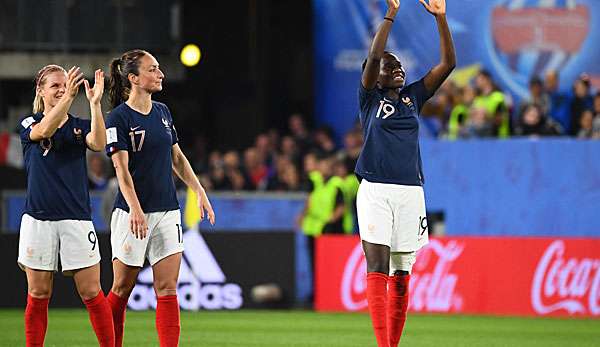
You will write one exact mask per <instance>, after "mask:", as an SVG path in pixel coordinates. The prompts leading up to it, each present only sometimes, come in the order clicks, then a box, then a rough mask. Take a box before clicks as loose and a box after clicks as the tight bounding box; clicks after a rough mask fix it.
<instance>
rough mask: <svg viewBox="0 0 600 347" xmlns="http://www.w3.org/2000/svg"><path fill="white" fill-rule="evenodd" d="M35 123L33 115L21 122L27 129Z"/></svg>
mask: <svg viewBox="0 0 600 347" xmlns="http://www.w3.org/2000/svg"><path fill="white" fill-rule="evenodd" d="M33 123H35V119H33V117H27V118H25V119H23V121H22V122H21V125H22V126H23V128H25V129H27V128H29V126H30V125H31V124H33Z"/></svg>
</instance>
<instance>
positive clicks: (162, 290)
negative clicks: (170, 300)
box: [154, 279, 177, 296]
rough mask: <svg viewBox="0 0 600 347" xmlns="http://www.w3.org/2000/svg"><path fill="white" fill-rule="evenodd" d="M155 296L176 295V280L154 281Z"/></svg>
mask: <svg viewBox="0 0 600 347" xmlns="http://www.w3.org/2000/svg"><path fill="white" fill-rule="evenodd" d="M154 290H155V291H156V296H165V295H177V279H166V280H155V281H154Z"/></svg>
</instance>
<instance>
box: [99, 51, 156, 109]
mask: <svg viewBox="0 0 600 347" xmlns="http://www.w3.org/2000/svg"><path fill="white" fill-rule="evenodd" d="M146 54H150V53H148V52H146V51H144V50H141V49H134V50H131V51H127V52H125V53H123V55H122V56H121V57H120V58H116V59H113V60H112V62H111V63H110V86H109V89H108V94H109V99H110V104H111V106H112V108H115V107H117V106H119V105H120V104H121V103H123V102H124V101H127V99H129V93H130V92H131V82H129V74H131V73H132V74H134V75H136V76H138V75H139V67H140V60H141V59H142V57H143V56H144V55H146Z"/></svg>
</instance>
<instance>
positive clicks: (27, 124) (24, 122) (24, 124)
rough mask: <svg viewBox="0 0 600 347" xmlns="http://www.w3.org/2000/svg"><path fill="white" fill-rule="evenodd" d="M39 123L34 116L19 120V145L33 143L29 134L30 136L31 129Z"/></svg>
mask: <svg viewBox="0 0 600 347" xmlns="http://www.w3.org/2000/svg"><path fill="white" fill-rule="evenodd" d="M39 122H40V119H39V118H38V117H36V116H35V115H31V116H27V117H23V118H21V121H20V123H21V124H20V125H19V136H20V137H21V143H23V144H25V143H29V142H33V141H31V138H30V137H29V134H31V129H33V127H34V126H35V125H36V124H38V123H39Z"/></svg>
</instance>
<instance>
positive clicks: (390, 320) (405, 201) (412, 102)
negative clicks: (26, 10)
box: [355, 0, 456, 347]
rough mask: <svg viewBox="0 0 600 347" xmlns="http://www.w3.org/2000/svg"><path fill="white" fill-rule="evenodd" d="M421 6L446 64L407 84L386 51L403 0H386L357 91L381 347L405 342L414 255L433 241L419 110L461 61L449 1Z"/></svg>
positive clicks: (362, 197) (370, 270)
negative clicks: (434, 24)
mask: <svg viewBox="0 0 600 347" xmlns="http://www.w3.org/2000/svg"><path fill="white" fill-rule="evenodd" d="M420 2H421V3H422V4H423V6H424V7H425V9H426V10H427V11H429V13H431V14H432V15H434V16H435V19H436V22H437V25H438V30H439V33H440V42H441V55H442V57H441V61H440V63H439V64H438V65H436V66H435V67H433V69H431V71H429V72H428V73H427V75H425V77H423V78H422V79H420V80H418V81H417V82H415V83H412V84H410V85H408V86H405V85H404V82H405V79H406V73H405V71H404V68H403V67H402V64H401V63H400V61H399V60H398V58H397V57H396V56H395V55H394V54H392V53H389V52H385V50H384V49H385V45H386V41H387V38H388V35H389V33H390V30H391V28H392V23H393V22H394V18H395V17H396V13H397V11H398V8H399V6H400V3H399V1H398V0H387V4H388V10H387V13H386V15H385V17H384V18H383V22H382V24H381V25H380V27H379V29H378V31H377V33H376V34H375V38H374V39H373V43H372V45H371V48H370V51H369V56H368V58H367V60H366V62H365V64H364V69H363V73H362V79H361V84H360V87H359V92H358V98H359V106H360V121H361V124H362V126H363V129H364V130H363V132H364V144H363V148H362V152H361V154H360V157H359V159H358V162H357V165H356V170H355V172H356V174H357V175H358V176H359V177H360V178H361V179H362V180H361V183H360V187H359V190H358V196H357V210H358V211H357V213H358V223H359V229H360V236H361V239H362V244H363V249H364V252H365V256H366V260H367V299H368V302H369V311H370V314H371V321H372V323H373V329H374V332H375V337H376V339H377V344H378V346H379V347H383V346H385V347H388V346H397V345H398V342H399V341H400V336H401V335H402V329H403V327H404V322H405V321H406V309H407V306H408V283H409V279H410V272H411V269H412V265H413V263H414V261H415V252H416V251H417V250H418V249H419V248H421V247H422V246H423V245H425V244H426V243H427V242H428V235H427V218H426V215H425V199H424V195H423V188H422V185H423V173H422V169H421V156H420V151H419V141H418V133H419V121H418V118H419V112H420V110H421V107H422V106H423V104H424V103H425V102H426V101H427V99H429V98H430V97H431V95H432V94H433V93H434V92H435V91H436V90H437V89H438V88H439V86H440V85H441V84H442V82H443V81H444V80H445V79H446V78H447V77H448V75H449V74H450V72H451V71H452V69H453V68H454V66H455V64H456V62H455V61H456V58H455V54H454V47H453V43H452V37H451V35H450V30H449V29H448V23H447V22H446V2H445V0H429V3H427V2H425V1H424V0H420Z"/></svg>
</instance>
